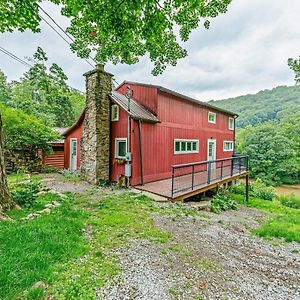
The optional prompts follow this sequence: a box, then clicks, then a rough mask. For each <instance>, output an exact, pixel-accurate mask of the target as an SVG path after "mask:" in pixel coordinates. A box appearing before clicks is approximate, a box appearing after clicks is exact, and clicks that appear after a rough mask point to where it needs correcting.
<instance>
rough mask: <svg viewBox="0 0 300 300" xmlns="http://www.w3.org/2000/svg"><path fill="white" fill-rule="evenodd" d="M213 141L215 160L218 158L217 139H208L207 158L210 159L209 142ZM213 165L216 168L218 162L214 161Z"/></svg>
mask: <svg viewBox="0 0 300 300" xmlns="http://www.w3.org/2000/svg"><path fill="white" fill-rule="evenodd" d="M211 142H213V143H214V147H213V152H214V159H213V160H216V159H217V140H216V139H208V140H207V160H210V159H209V143H211ZM211 167H212V169H215V167H216V163H212V165H211Z"/></svg>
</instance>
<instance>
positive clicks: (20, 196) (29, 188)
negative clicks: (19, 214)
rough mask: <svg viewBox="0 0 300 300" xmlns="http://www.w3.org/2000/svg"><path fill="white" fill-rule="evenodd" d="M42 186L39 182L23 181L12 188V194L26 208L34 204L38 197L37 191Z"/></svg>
mask: <svg viewBox="0 0 300 300" xmlns="http://www.w3.org/2000/svg"><path fill="white" fill-rule="evenodd" d="M41 188H42V186H41V184H40V183H39V182H30V183H22V184H19V185H17V186H15V188H14V189H13V190H12V196H13V198H14V200H15V201H16V203H17V204H18V205H20V206H21V207H24V208H29V207H32V206H33V205H34V203H35V202H36V199H37V193H38V192H39V191H40V190H41Z"/></svg>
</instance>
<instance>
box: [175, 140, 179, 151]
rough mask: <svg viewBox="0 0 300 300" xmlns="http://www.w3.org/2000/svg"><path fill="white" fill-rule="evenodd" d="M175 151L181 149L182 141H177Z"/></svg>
mask: <svg viewBox="0 0 300 300" xmlns="http://www.w3.org/2000/svg"><path fill="white" fill-rule="evenodd" d="M175 151H176V152H178V151H180V142H175Z"/></svg>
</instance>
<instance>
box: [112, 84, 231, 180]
mask: <svg viewBox="0 0 300 300" xmlns="http://www.w3.org/2000/svg"><path fill="white" fill-rule="evenodd" d="M130 87H131V88H132V89H133V90H134V99H135V100H136V101H138V102H140V101H139V98H138V96H137V95H139V94H138V93H142V91H143V93H144V94H143V97H144V98H143V100H142V101H141V103H142V104H143V105H145V106H146V107H147V106H148V105H149V103H150V102H151V101H153V102H154V105H153V106H152V111H153V107H155V109H156V112H157V116H158V118H159V119H160V121H161V123H157V124H151V123H144V122H143V123H142V152H143V170H144V182H151V181H155V180H160V179H164V178H168V177H170V176H171V171H172V169H171V165H173V164H184V163H191V162H198V161H206V160H207V143H208V139H211V138H212V139H216V143H217V145H216V156H217V159H220V158H226V157H231V156H232V155H233V152H232V151H228V152H224V151H223V142H224V141H234V131H233V130H229V129H228V118H229V115H225V114H223V113H221V112H218V111H214V110H211V109H207V108H205V107H202V106H200V105H197V104H194V103H191V102H187V101H185V100H182V99H181V98H179V97H176V96H173V95H170V94H167V93H164V92H159V91H156V95H157V97H156V99H155V98H153V97H154V95H155V92H153V91H151V93H150V92H145V90H147V89H150V90H152V89H153V88H152V87H150V88H148V87H144V86H138V85H133V84H130ZM125 88H126V84H124V85H123V86H121V88H120V89H119V90H118V91H119V92H124V90H125ZM145 95H148V97H149V98H148V99H146V98H147V97H146V96H145ZM148 108H149V107H148ZM120 111H121V110H120ZM208 111H212V112H215V113H216V114H217V121H216V124H211V123H209V122H208ZM112 123H113V125H112V154H113V157H114V138H116V137H127V115H126V113H125V112H122V114H120V120H119V121H118V122H112ZM176 138H177V139H197V140H199V153H195V154H174V139H176ZM131 144H132V178H131V184H132V185H137V184H140V183H141V176H140V174H141V171H140V150H139V132H138V122H137V121H132V132H131ZM121 174H124V166H119V165H116V164H114V163H113V164H112V180H113V181H116V180H117V179H118V178H119V176H120V175H121Z"/></svg>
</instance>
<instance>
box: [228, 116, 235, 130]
mask: <svg viewBox="0 0 300 300" xmlns="http://www.w3.org/2000/svg"><path fill="white" fill-rule="evenodd" d="M228 129H229V130H234V118H230V117H229V118H228Z"/></svg>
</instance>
